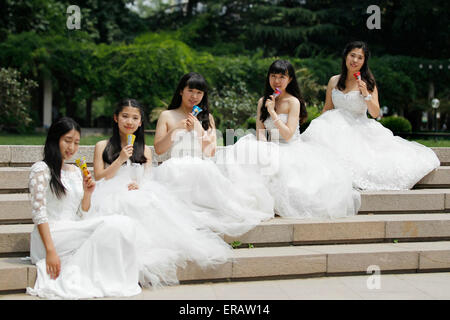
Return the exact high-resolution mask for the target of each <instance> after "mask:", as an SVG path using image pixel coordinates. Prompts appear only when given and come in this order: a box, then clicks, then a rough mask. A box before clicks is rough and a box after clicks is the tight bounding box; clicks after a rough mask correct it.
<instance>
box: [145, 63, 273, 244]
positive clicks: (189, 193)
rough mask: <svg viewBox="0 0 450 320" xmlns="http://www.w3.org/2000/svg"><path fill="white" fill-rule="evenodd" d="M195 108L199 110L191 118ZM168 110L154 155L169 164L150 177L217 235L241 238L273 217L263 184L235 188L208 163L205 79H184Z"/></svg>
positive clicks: (212, 143) (211, 146)
mask: <svg viewBox="0 0 450 320" xmlns="http://www.w3.org/2000/svg"><path fill="white" fill-rule="evenodd" d="M196 106H197V107H199V108H201V110H202V111H201V112H200V113H199V114H198V115H197V116H194V115H193V114H192V112H193V111H194V112H195V109H196ZM168 109H169V110H166V111H163V112H162V113H161V115H160V117H159V119H158V123H157V125H156V133H155V151H156V153H158V154H163V153H166V154H167V153H168V154H170V159H168V160H166V161H164V162H163V163H162V164H161V165H160V166H158V167H157V168H155V169H154V170H153V173H154V178H155V179H156V180H157V181H159V182H162V183H163V184H165V185H167V186H168V188H169V189H170V191H171V193H172V194H174V195H176V197H177V198H178V199H181V200H182V201H183V203H184V204H185V206H186V207H188V208H190V209H191V210H193V212H196V217H198V221H199V223H202V224H203V226H204V227H207V228H210V229H212V230H214V231H216V232H219V233H224V234H229V235H239V234H242V233H244V232H246V231H248V230H250V229H251V228H252V227H254V226H255V225H257V224H258V223H260V222H261V221H263V220H266V219H268V218H270V217H272V216H273V201H272V199H271V197H270V195H269V194H268V193H267V192H266V193H264V190H265V189H264V186H263V185H261V186H258V185H256V186H253V188H252V189H250V188H247V187H248V186H245V185H235V184H233V183H232V182H231V181H230V180H229V179H227V178H226V177H225V176H224V175H223V174H222V173H221V172H220V170H219V168H218V167H217V166H216V164H215V163H214V162H213V161H212V160H211V156H212V155H214V153H215V150H216V131H215V130H216V128H215V124H214V118H213V116H212V115H211V114H210V110H209V102H208V87H207V84H206V80H205V79H204V78H203V76H202V75H200V74H198V73H195V72H191V73H188V74H185V75H184V76H183V77H182V78H181V80H180V82H179V84H178V87H177V88H176V89H175V92H174V95H173V98H172V101H171V103H170V105H169V108H168ZM193 109H194V110H193Z"/></svg>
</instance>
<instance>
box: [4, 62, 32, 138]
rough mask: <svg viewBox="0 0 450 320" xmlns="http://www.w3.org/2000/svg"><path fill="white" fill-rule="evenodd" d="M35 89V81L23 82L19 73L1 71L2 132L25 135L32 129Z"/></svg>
mask: <svg viewBox="0 0 450 320" xmlns="http://www.w3.org/2000/svg"><path fill="white" fill-rule="evenodd" d="M35 87H37V83H36V82H35V81H33V80H28V79H23V80H21V79H20V72H19V71H17V70H15V69H12V68H8V69H4V68H1V69H0V114H1V115H2V116H1V117H0V131H3V130H5V131H8V132H19V133H23V132H26V131H27V130H29V129H30V127H31V125H32V122H33V121H32V115H31V110H30V105H29V104H30V99H31V94H30V90H31V89H32V88H35Z"/></svg>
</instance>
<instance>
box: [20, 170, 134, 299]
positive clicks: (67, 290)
mask: <svg viewBox="0 0 450 320" xmlns="http://www.w3.org/2000/svg"><path fill="white" fill-rule="evenodd" d="M69 168H70V169H68V170H62V171H61V181H62V183H63V185H64V187H65V188H66V195H65V196H62V197H61V199H58V198H57V197H56V196H55V195H54V194H53V192H52V191H51V189H50V186H49V183H50V172H49V168H48V166H47V164H46V163H45V162H43V161H39V162H36V163H35V164H34V165H33V166H32V167H31V173H30V180H29V189H30V194H31V202H32V218H33V221H34V223H35V228H34V229H33V231H32V233H31V243H30V255H31V261H32V263H34V264H36V267H37V279H36V283H35V285H34V288H30V287H29V288H27V293H28V294H31V295H36V296H39V297H43V298H50V299H81V298H94V297H106V296H133V295H137V294H139V293H140V292H141V288H140V286H139V283H138V277H139V262H138V258H137V255H136V250H135V238H136V237H135V235H136V226H135V224H134V222H133V221H132V220H131V219H129V218H127V217H121V216H108V217H101V218H92V219H85V218H86V216H88V215H89V214H90V211H89V212H84V211H83V210H81V205H80V204H81V199H82V198H83V178H82V176H81V171H80V170H79V169H78V168H77V167H75V166H73V165H71V166H70V167H69ZM46 222H48V224H49V228H50V233H51V237H52V239H53V243H54V246H55V249H56V252H57V254H58V256H59V258H60V261H61V272H60V274H59V277H58V278H56V279H51V278H50V276H49V275H48V274H47V271H46V250H45V247H44V244H43V242H42V239H41V236H40V234H39V230H38V228H37V225H38V224H41V223H46Z"/></svg>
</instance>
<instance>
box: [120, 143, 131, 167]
mask: <svg viewBox="0 0 450 320" xmlns="http://www.w3.org/2000/svg"><path fill="white" fill-rule="evenodd" d="M132 155H133V145H132V144H129V145H127V146H125V147H123V148H122V151H120V154H119V158H120V161H121V162H122V163H124V162H125V161H127V160H128V159H129V158H130V157H131V156H132Z"/></svg>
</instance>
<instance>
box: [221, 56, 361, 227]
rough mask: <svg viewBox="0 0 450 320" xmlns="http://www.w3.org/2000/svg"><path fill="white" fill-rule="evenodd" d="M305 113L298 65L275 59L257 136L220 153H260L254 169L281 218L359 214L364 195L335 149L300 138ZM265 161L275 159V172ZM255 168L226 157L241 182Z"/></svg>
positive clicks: (230, 170) (260, 108) (229, 169)
mask: <svg viewBox="0 0 450 320" xmlns="http://www.w3.org/2000/svg"><path fill="white" fill-rule="evenodd" d="M306 116H307V115H306V106H305V102H304V100H303V98H302V95H301V91H300V88H299V85H298V83H297V78H296V75H295V71H294V67H293V66H292V64H291V63H290V62H289V61H286V60H276V61H274V62H273V63H272V65H271V66H270V67H269V70H268V72H267V77H266V80H265V89H264V96H263V97H261V98H260V99H259V101H258V107H257V118H256V129H257V134H256V137H255V136H253V135H247V136H244V137H243V138H241V139H240V140H238V142H237V143H236V144H235V145H233V146H229V147H226V148H225V149H224V151H223V152H224V154H225V155H222V154H221V153H218V156H221V157H223V158H224V159H243V158H245V156H242V155H243V154H245V153H249V154H258V155H260V158H259V159H258V161H257V162H256V164H257V165H254V166H253V169H256V171H257V172H258V173H259V174H260V175H261V177H262V180H263V181H264V183H265V184H266V185H267V188H268V189H269V190H270V193H271V195H272V196H273V197H274V199H275V209H276V211H277V214H278V215H280V216H283V217H301V218H338V217H343V216H350V215H354V214H356V213H357V212H358V210H359V207H360V201H361V200H360V195H359V193H358V192H356V191H355V190H353V189H352V183H351V177H350V175H349V174H347V172H345V171H344V169H343V168H341V167H339V166H337V165H336V163H335V162H334V160H333V155H332V154H330V152H327V151H326V150H324V149H323V148H320V147H316V146H313V145H310V144H308V143H304V142H302V141H301V139H300V132H299V125H300V123H302V122H303V121H304V120H306ZM267 134H268V135H267ZM266 136H268V139H269V142H267V138H266ZM256 139H258V140H256ZM263 162H266V163H267V162H270V164H271V166H272V167H271V168H270V170H267V168H268V166H266V167H264V164H263ZM251 167H252V166H250V163H248V162H247V163H245V162H241V163H239V162H233V161H224V165H222V166H221V168H225V170H224V171H226V172H227V173H228V175H230V176H233V177H234V179H236V181H239V180H240V181H241V183H245V180H248V176H249V174H251V173H252V174H253V176H254V175H255V174H254V173H255V170H251ZM260 180H261V179H260Z"/></svg>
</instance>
